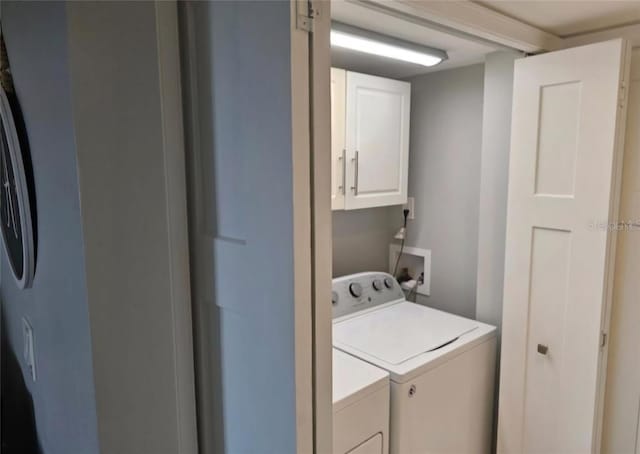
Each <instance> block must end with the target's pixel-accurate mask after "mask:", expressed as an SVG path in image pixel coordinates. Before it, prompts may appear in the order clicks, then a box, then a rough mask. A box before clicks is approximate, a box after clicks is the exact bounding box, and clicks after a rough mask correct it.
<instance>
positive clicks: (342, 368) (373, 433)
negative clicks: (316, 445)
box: [333, 349, 389, 454]
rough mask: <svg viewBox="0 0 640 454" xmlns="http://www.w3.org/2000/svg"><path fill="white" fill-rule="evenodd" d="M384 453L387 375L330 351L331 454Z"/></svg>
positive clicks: (353, 358)
mask: <svg viewBox="0 0 640 454" xmlns="http://www.w3.org/2000/svg"><path fill="white" fill-rule="evenodd" d="M388 452H389V374H388V373H387V372H386V371H384V370H382V369H379V368H377V367H375V366H372V365H371V364H369V363H366V362H364V361H361V360H359V359H357V358H355V357H353V356H351V355H347V354H346V353H343V352H341V351H339V350H336V349H333V453H334V454H347V453H348V454H388Z"/></svg>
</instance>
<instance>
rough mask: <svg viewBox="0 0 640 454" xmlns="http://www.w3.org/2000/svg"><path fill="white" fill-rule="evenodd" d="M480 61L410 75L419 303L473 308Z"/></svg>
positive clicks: (412, 227)
mask: <svg viewBox="0 0 640 454" xmlns="http://www.w3.org/2000/svg"><path fill="white" fill-rule="evenodd" d="M483 84H484V67H483V65H472V66H465V67H462V68H456V69H451V70H447V71H439V72H435V73H431V74H426V75H424V76H419V77H415V78H413V79H411V144H410V147H411V151H410V154H409V196H412V197H415V209H416V211H415V219H414V220H411V221H409V223H408V225H407V230H408V235H407V245H409V246H415V247H420V248H425V249H431V295H430V296H429V297H425V296H422V295H418V298H417V300H418V302H419V303H422V304H427V305H429V306H433V307H435V308H437V309H441V310H444V311H447V312H453V313H455V314H459V315H462V316H465V317H470V318H474V317H475V315H476V274H477V257H478V214H479V204H480V197H479V191H480V156H481V150H482V105H483Z"/></svg>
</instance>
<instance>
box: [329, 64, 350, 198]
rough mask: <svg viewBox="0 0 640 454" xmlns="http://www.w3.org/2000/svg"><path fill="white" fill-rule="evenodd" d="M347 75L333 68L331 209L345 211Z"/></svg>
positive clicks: (343, 71)
mask: <svg viewBox="0 0 640 454" xmlns="http://www.w3.org/2000/svg"><path fill="white" fill-rule="evenodd" d="M346 77H347V73H346V71H345V70H344V69H338V68H331V209H332V210H342V209H344V194H345V181H344V177H345V174H344V170H345V160H346V156H345V153H346V150H345V133H344V126H345V125H344V122H345V109H346V105H345V104H346V99H345V89H346V84H347V80H346Z"/></svg>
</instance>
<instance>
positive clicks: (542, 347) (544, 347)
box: [538, 344, 549, 356]
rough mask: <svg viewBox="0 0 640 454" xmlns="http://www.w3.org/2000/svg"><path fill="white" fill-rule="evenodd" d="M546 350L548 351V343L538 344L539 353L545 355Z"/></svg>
mask: <svg viewBox="0 0 640 454" xmlns="http://www.w3.org/2000/svg"><path fill="white" fill-rule="evenodd" d="M548 351H549V346H548V345H544V344H538V353H540V354H541V355H545V356H546V354H547V352H548Z"/></svg>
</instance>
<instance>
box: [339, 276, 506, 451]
mask: <svg viewBox="0 0 640 454" xmlns="http://www.w3.org/2000/svg"><path fill="white" fill-rule="evenodd" d="M332 299H333V301H332V303H333V317H334V319H333V346H334V348H337V349H339V350H341V351H344V352H346V353H349V354H350V355H353V356H356V357H358V358H360V359H362V360H364V361H367V362H368V363H370V364H372V365H375V366H377V367H379V368H381V369H384V370H386V371H388V372H389V374H390V378H391V420H390V426H391V435H390V452H391V453H392V454H420V453H452V454H453V453H456V454H476V453H478V454H480V453H488V452H490V449H491V434H492V428H493V404H494V374H495V359H496V329H495V327H493V326H490V325H487V324H484V323H480V322H478V321H475V320H470V319H467V318H463V317H459V316H456V315H453V314H449V313H446V312H442V311H438V310H435V309H431V308H428V307H426V306H422V305H419V304H415V303H412V302H408V301H406V300H405V296H404V293H403V292H402V289H401V288H400V286H399V285H398V283H397V281H396V280H395V279H393V277H392V276H391V275H389V274H386V273H360V274H354V275H350V276H344V277H341V278H336V279H334V280H333V295H332Z"/></svg>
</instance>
